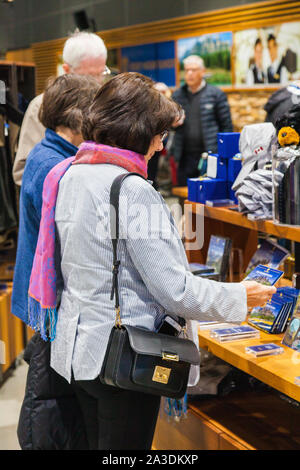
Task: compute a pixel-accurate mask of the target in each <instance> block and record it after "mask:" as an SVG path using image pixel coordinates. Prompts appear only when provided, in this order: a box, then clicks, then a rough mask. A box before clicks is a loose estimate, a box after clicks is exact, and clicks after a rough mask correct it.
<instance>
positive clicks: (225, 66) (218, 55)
mask: <svg viewBox="0 0 300 470" xmlns="http://www.w3.org/2000/svg"><path fill="white" fill-rule="evenodd" d="M231 49H232V33H231V32H224V33H212V34H203V35H201V36H196V37H191V38H183V39H179V40H178V41H177V54H178V60H179V64H180V84H183V82H184V66H183V60H184V59H185V58H186V57H188V56H189V55H198V56H200V57H201V58H202V59H203V60H204V64H205V68H206V74H205V80H206V81H207V82H208V83H210V84H212V85H222V86H224V85H231V84H232V74H231Z"/></svg>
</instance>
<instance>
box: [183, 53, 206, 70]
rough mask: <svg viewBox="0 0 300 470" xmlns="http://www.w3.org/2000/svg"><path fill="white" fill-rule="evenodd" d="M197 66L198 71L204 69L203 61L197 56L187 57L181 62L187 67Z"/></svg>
mask: <svg viewBox="0 0 300 470" xmlns="http://www.w3.org/2000/svg"><path fill="white" fill-rule="evenodd" d="M192 63H193V64H197V65H198V67H199V68H200V69H204V68H205V64H204V61H203V59H202V57H200V56H199V55H189V56H188V57H186V58H185V59H184V60H183V65H188V64H192Z"/></svg>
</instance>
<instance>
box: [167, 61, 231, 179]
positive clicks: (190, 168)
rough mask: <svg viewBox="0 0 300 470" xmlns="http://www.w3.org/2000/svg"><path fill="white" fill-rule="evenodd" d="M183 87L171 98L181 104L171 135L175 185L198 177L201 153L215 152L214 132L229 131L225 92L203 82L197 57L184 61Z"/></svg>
mask: <svg viewBox="0 0 300 470" xmlns="http://www.w3.org/2000/svg"><path fill="white" fill-rule="evenodd" d="M183 62H184V76H185V84H184V85H183V86H182V87H180V88H179V89H178V90H176V91H175V92H174V93H173V96H172V98H173V99H174V100H175V101H177V102H178V103H180V104H181V106H182V107H183V109H184V111H185V120H184V123H183V124H182V125H181V126H178V127H177V129H176V132H175V136H174V140H173V144H172V152H173V155H174V158H175V160H176V161H177V162H178V175H177V180H178V181H177V182H178V185H179V186H186V184H187V179H188V178H193V177H197V176H198V175H199V170H198V166H199V161H200V158H201V154H202V153H204V152H209V151H211V152H213V153H215V152H217V133H218V132H232V121H231V115H230V108H229V105H228V101H227V97H226V95H225V93H223V91H222V90H220V89H219V88H217V87H215V86H213V85H209V84H207V83H206V81H205V80H204V76H205V66H204V62H203V60H202V58H201V57H199V56H197V55H191V56H189V57H187V58H186V59H185V60H184V61H183Z"/></svg>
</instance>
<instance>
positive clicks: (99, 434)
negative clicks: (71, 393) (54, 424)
mask: <svg viewBox="0 0 300 470" xmlns="http://www.w3.org/2000/svg"><path fill="white" fill-rule="evenodd" d="M73 384H74V387H75V393H76V395H77V398H78V401H79V404H80V407H81V410H82V414H83V419H84V422H85V427H86V433H87V438H88V443H89V449H90V450H150V449H151V444H152V439H153V435H154V431H155V425H156V420H157V416H158V412H159V406H160V397H159V396H155V395H147V394H145V393H138V392H132V391H127V390H121V389H118V388H115V387H110V386H108V385H103V384H102V383H101V382H100V380H99V379H98V378H97V379H95V380H85V381H73Z"/></svg>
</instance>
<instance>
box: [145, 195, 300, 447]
mask: <svg viewBox="0 0 300 470" xmlns="http://www.w3.org/2000/svg"><path fill="white" fill-rule="evenodd" d="M173 195H176V196H178V197H181V198H184V196H185V195H187V188H174V189H173ZM184 206H185V214H189V215H190V216H189V217H186V224H187V225H186V233H192V232H191V231H192V230H195V229H196V217H198V216H199V215H197V214H199V213H201V217H202V216H203V220H202V223H203V230H204V243H203V247H202V248H201V249H198V250H186V253H187V257H188V261H189V262H190V263H196V262H198V263H204V262H205V259H206V255H207V249H208V243H209V239H210V236H211V235H219V236H223V237H230V238H231V239H232V246H233V249H236V250H239V251H240V252H241V253H242V260H243V270H244V272H245V270H246V268H247V266H248V264H249V261H250V259H251V258H252V256H253V254H254V253H255V251H256V250H257V245H258V236H259V234H260V233H261V232H263V233H265V234H268V235H272V236H275V237H277V238H281V239H282V238H285V239H288V240H292V241H294V242H295V247H296V249H295V269H297V270H299V262H300V260H299V256H298V253H299V250H298V247H299V244H300V228H299V227H296V226H280V225H277V224H275V223H273V222H272V221H271V220H266V221H252V220H249V219H248V218H247V217H246V216H244V215H242V214H241V213H239V212H238V211H233V210H230V209H229V208H223V207H208V206H206V205H203V204H200V203H194V202H190V201H187V200H185V204H184ZM186 241H187V240H186ZM188 241H192V240H188ZM186 246H187V245H186ZM234 280H235V281H240V280H241V278H239V277H238V275H236V277H235V279H234ZM279 285H291V281H289V280H286V279H282V280H280V281H279ZM282 338H283V334H281V335H274V334H267V333H264V332H262V331H260V338H252V339H248V340H244V341H233V342H226V343H220V342H219V341H217V340H216V339H214V338H212V337H211V336H210V333H209V330H205V329H204V330H199V345H200V347H201V348H202V349H204V350H207V351H209V352H211V353H212V354H214V355H215V356H217V357H219V358H220V359H222V360H223V361H225V362H226V363H228V364H230V365H232V366H233V367H234V368H236V369H238V370H240V371H242V373H245V374H248V375H249V376H250V377H253V379H254V380H256V381H258V383H262V385H263V387H262V389H261V390H260V389H258V390H257V389H253V390H250V391H249V389H248V390H244V391H243V390H242V391H240V390H239V391H233V392H231V393H229V394H228V395H227V396H224V397H218V396H216V397H211V398H209V397H201V396H199V399H198V398H196V399H195V398H194V397H193V399H191V400H189V402H188V412H187V417H186V418H183V419H181V420H180V422H175V421H174V419H168V416H167V415H166V413H164V411H163V407H162V409H161V412H160V415H159V419H158V423H157V427H156V432H155V438H154V443H153V445H154V447H155V448H156V449H180V450H181V449H200V450H202V449H203V450H205V449H206V450H225V449H228V450H229V449H230V450H243V449H244V450H250V449H257V450H285V449H297V450H299V449H300V427H299V419H300V403H299V402H300V386H299V385H297V381H296V377H297V376H299V375H300V353H298V352H296V351H294V350H293V349H291V348H288V347H286V346H283V345H282V343H281V341H282ZM271 342H272V343H275V344H278V345H280V346H283V348H284V353H283V354H280V355H276V356H266V357H253V356H251V355H249V354H247V353H246V351H245V348H246V347H247V346H250V345H257V344H266V343H271Z"/></svg>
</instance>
